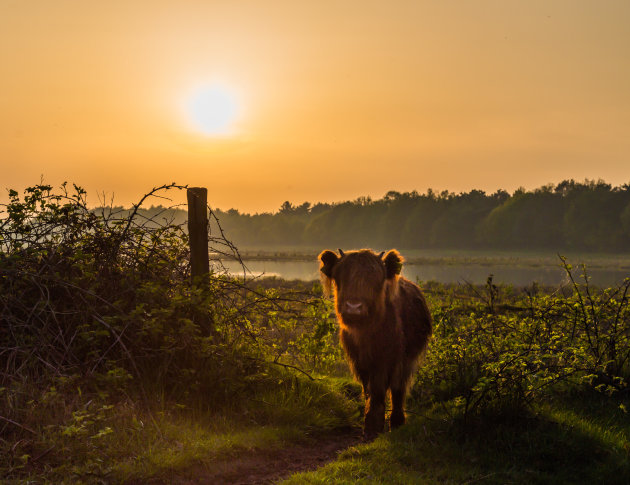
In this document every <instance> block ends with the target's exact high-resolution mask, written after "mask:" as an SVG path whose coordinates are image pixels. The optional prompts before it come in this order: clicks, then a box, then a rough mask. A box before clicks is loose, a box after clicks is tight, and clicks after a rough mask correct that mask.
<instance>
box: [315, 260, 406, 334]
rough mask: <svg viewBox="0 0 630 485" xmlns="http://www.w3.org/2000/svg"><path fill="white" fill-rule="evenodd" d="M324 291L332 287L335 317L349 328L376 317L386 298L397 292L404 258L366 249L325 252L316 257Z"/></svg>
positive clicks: (380, 311) (379, 314)
mask: <svg viewBox="0 0 630 485" xmlns="http://www.w3.org/2000/svg"><path fill="white" fill-rule="evenodd" d="M319 260H320V266H319V270H320V274H321V278H322V285H323V287H324V292H325V293H327V294H330V290H331V289H332V288H334V294H335V303H336V308H337V314H338V315H339V316H340V317H341V319H342V321H343V323H345V324H346V325H348V326H357V325H361V324H362V323H367V322H369V321H370V320H372V319H373V318H378V317H379V316H381V315H382V314H383V312H384V311H385V304H386V300H387V299H393V298H394V297H395V296H396V295H395V294H396V290H397V289H398V276H399V275H400V270H401V268H402V262H403V258H402V256H401V255H400V254H399V253H398V251H396V250H395V249H392V250H391V251H389V252H388V253H387V254H385V252H382V253H381V254H376V253H374V252H373V251H371V250H369V249H361V250H360V251H348V252H343V251H342V250H341V249H340V250H339V255H338V254H337V253H335V252H333V251H330V250H326V251H323V252H322V253H321V254H320V255H319Z"/></svg>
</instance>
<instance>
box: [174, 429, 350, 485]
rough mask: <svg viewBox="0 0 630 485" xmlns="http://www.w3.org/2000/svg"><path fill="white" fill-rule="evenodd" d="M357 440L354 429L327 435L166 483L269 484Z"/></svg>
mask: <svg viewBox="0 0 630 485" xmlns="http://www.w3.org/2000/svg"><path fill="white" fill-rule="evenodd" d="M360 442H361V435H360V433H358V432H357V431H352V432H348V431H346V432H345V433H343V434H335V435H329V436H326V437H321V438H319V439H317V440H313V442H312V443H308V444H299V445H293V446H290V447H289V448H285V449H283V450H272V451H257V452H254V453H251V454H248V455H247V456H243V457H241V458H234V459H231V460H225V461H217V462H214V463H212V464H211V465H210V466H205V467H203V468H197V469H195V470H191V471H190V472H189V473H187V474H186V476H185V477H183V476H179V477H172V479H170V480H169V482H168V483H172V484H176V485H193V484H195V485H197V484H234V485H253V484H270V483H275V482H277V481H278V480H281V479H283V478H286V477H288V476H289V475H291V474H292V473H295V472H300V471H308V470H314V469H316V468H319V467H320V466H322V465H325V464H326V463H328V462H330V461H333V460H334V459H335V458H336V457H337V455H338V453H339V452H340V451H342V450H345V449H346V448H348V447H350V446H354V445H356V444H358V443H360Z"/></svg>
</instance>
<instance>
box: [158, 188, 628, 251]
mask: <svg viewBox="0 0 630 485" xmlns="http://www.w3.org/2000/svg"><path fill="white" fill-rule="evenodd" d="M209 197H210V199H211V197H212V195H211V194H209ZM158 209H160V208H157V207H156V208H152V209H151V211H155V210H158ZM178 212H183V211H178ZM213 212H214V214H215V215H216V217H217V218H218V220H219V221H220V224H221V226H222V228H223V230H224V231H225V233H226V236H227V237H228V238H229V239H231V240H232V241H233V242H234V243H235V244H236V245H237V247H239V246H241V247H249V248H251V247H270V246H289V245H291V246H309V247H314V246H321V247H324V246H325V247H341V248H357V247H373V248H381V249H382V248H390V247H397V248H401V249H425V248H453V249H473V248H474V249H551V250H555V251H557V250H580V251H589V252H591V251H602V252H627V251H630V184H624V185H622V186H619V187H613V186H611V185H610V184H607V183H605V182H603V181H601V180H600V181H590V180H586V181H584V182H575V181H574V180H566V181H563V182H561V183H559V184H557V185H555V186H554V185H546V186H543V187H540V188H538V189H535V190H533V191H527V190H525V189H518V190H516V191H515V192H514V193H513V194H509V193H508V192H506V191H504V190H499V191H497V192H495V193H493V194H486V193H485V192H484V191H481V190H471V191H470V192H465V193H459V194H456V193H452V192H448V191H444V192H439V193H437V192H434V191H433V190H430V189H429V190H428V191H427V192H426V193H425V194H419V193H418V192H416V191H413V192H402V193H401V192H396V191H390V192H388V193H387V194H385V196H384V197H383V198H381V199H376V200H373V199H371V198H370V197H359V198H358V199H356V200H353V201H346V202H338V203H331V204H328V203H316V204H314V205H312V204H311V203H309V202H304V203H303V204H300V205H293V204H292V203H291V202H289V201H287V202H284V203H283V204H282V205H281V207H280V208H279V210H278V211H277V212H274V213H263V214H242V213H240V212H239V211H238V210H236V209H230V210H227V211H223V210H219V209H213ZM173 216H175V218H176V219H180V218H182V217H183V218H185V212H184V213H183V214H182V213H180V214H173ZM211 230H213V231H216V230H217V228H216V227H213V228H211Z"/></svg>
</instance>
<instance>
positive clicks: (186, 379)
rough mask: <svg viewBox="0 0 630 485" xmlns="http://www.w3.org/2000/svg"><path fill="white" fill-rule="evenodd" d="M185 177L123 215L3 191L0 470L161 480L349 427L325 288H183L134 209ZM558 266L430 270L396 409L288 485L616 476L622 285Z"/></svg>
mask: <svg viewBox="0 0 630 485" xmlns="http://www.w3.org/2000/svg"><path fill="white" fill-rule="evenodd" d="M179 188H180V187H177V186H175V185H167V186H163V187H160V188H156V189H154V190H153V191H151V192H150V193H149V194H147V196H145V197H143V198H142V200H141V201H140V202H139V203H138V204H136V205H135V206H134V207H132V208H131V209H126V210H122V209H116V208H113V207H109V208H100V209H96V210H95V209H90V208H89V207H88V205H87V201H86V194H85V192H84V191H83V190H82V189H80V188H79V187H73V188H71V189H70V188H68V187H67V186H65V185H64V186H63V187H62V189H61V191H58V192H54V191H53V189H52V188H51V187H50V186H46V185H43V184H40V185H38V186H35V187H31V188H29V189H27V190H26V191H25V193H24V194H23V196H20V195H19V194H18V193H16V192H14V191H11V192H10V200H9V203H8V204H6V205H5V206H3V210H2V213H1V214H0V215H1V216H2V218H0V321H1V325H0V369H1V370H0V476H1V477H2V478H3V479H5V480H11V479H15V480H25V479H27V478H28V479H31V480H40V481H56V482H60V481H64V480H65V481H72V482H81V481H83V482H99V481H100V482H103V481H106V482H131V483H142V482H146V481H147V480H158V481H159V480H162V481H168V479H169V477H173V476H174V474H178V473H184V474H185V473H186V472H185V470H190V469H191V467H192V468H194V467H197V466H209V465H210V464H212V463H214V462H215V461H217V460H225V459H230V458H231V457H235V456H238V454H239V453H243V452H250V451H252V450H263V449H274V448H276V449H279V448H282V447H285V446H287V443H290V442H295V441H296V440H301V439H303V438H304V436H306V435H314V436H317V434H318V433H321V432H322V431H326V430H331V429H335V428H339V427H349V426H350V427H351V426H356V425H357V424H358V422H359V418H360V415H361V411H362V409H361V404H360V401H361V399H360V388H359V387H358V385H357V384H356V383H352V382H351V381H350V379H349V377H348V371H347V366H346V365H345V363H344V361H343V357H342V354H341V352H340V349H339V345H338V343H337V338H336V325H335V319H334V315H333V314H332V306H331V303H330V302H329V301H327V300H324V299H323V298H322V294H321V287H320V286H319V284H317V283H306V282H286V281H282V280H276V279H263V280H256V279H242V278H236V277H234V276H233V275H230V274H228V273H227V272H225V271H219V272H214V273H212V274H211V275H210V277H209V278H208V279H207V281H205V283H204V284H199V283H200V282H196V283H195V284H192V283H191V281H190V269H189V267H188V259H189V258H188V256H189V255H188V244H187V234H186V232H185V231H184V230H183V228H182V226H181V224H180V223H179V222H181V221H177V220H174V219H173V218H170V219H169V217H171V216H172V215H173V214H174V213H173V212H170V211H167V210H165V209H158V208H156V207H155V206H154V207H153V208H152V209H148V210H145V209H143V204H144V203H145V202H146V201H149V200H151V198H152V197H154V196H163V195H162V194H164V192H167V191H172V190H178V189H179ZM567 190H569V189H567ZM571 190H572V189H571ZM585 190H591V189H585ZM624 190H625V189H624ZM619 191H620V190H618V192H619ZM557 192H558V191H553V192H549V193H548V196H549V197H564V195H560V196H558V195H554V194H556V193H557ZM549 194H551V195H549ZM475 197H478V198H479V200H482V199H483V197H482V196H481V195H480V194H477V195H475ZM409 200H411V199H409ZM423 200H424V199H423ZM484 200H485V199H484ZM390 202H391V203H392V204H393V203H394V201H393V199H392V201H390ZM396 203H398V202H396ZM400 203H402V202H400ZM427 203H428V202H427ZM370 204H371V202H369V201H365V204H363V205H365V206H368V205H370ZM410 204H411V202H410ZM528 204H529V202H528ZM363 205H362V206H361V207H363ZM349 207H350V206H348V209H347V210H350V208H349ZM303 209H304V210H305V211H306V213H309V214H310V213H311V210H310V209H309V208H307V207H305V208H303ZM355 209H356V208H355ZM486 209H487V207H486ZM292 210H293V209H291V207H289V206H287V207H285V212H286V211H288V212H291V211H292ZM326 210H336V209H334V208H330V207H329V208H328V209H326ZM344 210H345V209H344ZM353 210H354V209H353ZM361 210H363V209H357V211H358V212H360V211H361ZM453 210H454V209H453ZM484 210H485V209H484ZM407 212H413V210H411V206H409V207H407ZM320 213H321V214H323V213H324V212H320ZM215 215H216V214H215ZM274 217H275V216H274ZM462 217H471V216H470V214H468V216H462ZM501 217H503V216H501ZM435 220H436V221H437V220H438V216H436V219H435ZM390 223H391V224H392V226H391V230H392V231H400V230H403V231H404V227H406V226H405V225H404V224H401V223H400V220H398V222H395V221H391V222H390ZM441 224H442V223H441ZM224 226H225V225H224V224H223V220H221V226H219V225H218V220H216V219H215V220H214V222H213V227H212V228H211V230H212V231H213V232H211V233H210V234H209V238H210V240H211V242H212V245H213V251H215V252H219V253H222V254H229V255H231V256H233V257H236V258H238V252H237V251H236V249H235V247H234V246H233V245H232V243H231V242H230V241H228V240H227V239H226V238H225V237H223V233H222V232H221V231H219V230H218V228H219V227H224ZM442 227H443V230H444V231H445V232H444V233H447V232H448V230H447V228H448V227H450V226H448V224H447V223H446V222H443V226H442ZM224 228H225V227H224ZM441 230H442V229H441ZM449 230H450V229H449ZM561 264H563V265H564V267H565V270H566V272H567V275H568V276H569V277H570V281H571V284H570V285H568V286H565V287H562V288H557V289H555V288H541V287H538V286H536V285H532V286H531V287H528V288H512V287H508V286H498V285H496V284H494V282H493V280H492V277H490V278H489V279H488V281H487V284H486V285H485V286H482V287H478V286H472V285H468V286H453V285H441V284H437V283H430V282H428V283H426V284H425V285H424V289H425V293H426V295H427V298H428V301H429V306H430V308H431V310H432V313H433V316H434V320H435V322H434V337H433V340H432V342H431V344H430V349H429V352H428V354H427V356H426V358H425V361H424V363H423V365H422V366H421V367H420V368H419V370H418V373H417V375H416V379H415V383H414V385H413V388H412V390H411V397H410V399H409V403H408V410H409V414H410V417H411V420H410V424H409V425H408V426H406V427H403V428H402V429H401V430H398V431H396V432H394V433H391V434H386V435H384V436H382V437H380V438H378V439H377V440H376V441H375V442H373V443H371V444H366V445H362V446H360V447H356V448H351V449H349V450H348V451H347V452H345V454H344V455H342V457H341V459H340V460H339V461H338V462H336V463H335V464H332V465H330V466H328V467H326V468H324V469H322V470H320V471H318V472H316V473H315V474H307V475H299V476H298V477H296V478H293V479H292V480H293V482H294V483H302V482H303V481H306V482H310V483H323V482H327V483H329V482H330V481H335V482H343V480H347V481H348V482H349V481H352V482H353V483H354V481H355V480H363V481H365V482H373V483H382V482H384V481H387V482H392V481H397V482H399V483H407V482H408V483H417V481H418V480H425V481H427V482H428V483H432V482H446V483H461V482H466V481H485V482H487V483H506V482H515V483H554V482H555V483H566V482H578V481H580V480H581V479H584V480H586V481H589V480H591V479H592V481H598V480H600V478H601V479H602V480H604V481H605V482H606V483H621V482H620V481H619V477H627V476H628V474H629V473H630V464H629V453H630V444H629V440H630V428H629V427H628V420H627V408H628V406H629V405H630V402H629V386H628V382H629V379H630V310H629V308H628V304H629V302H628V298H629V296H630V295H629V293H630V280H626V281H625V282H624V283H623V284H621V285H620V286H618V287H615V288H604V289H598V288H594V287H592V285H590V284H589V280H588V275H587V273H586V268H583V267H582V268H580V269H579V270H577V271H576V270H575V269H574V268H572V267H571V266H570V265H569V263H568V262H567V261H566V260H562V261H561ZM296 480H297V481H296ZM289 483H291V482H289Z"/></svg>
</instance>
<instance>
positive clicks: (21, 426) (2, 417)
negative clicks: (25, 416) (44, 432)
mask: <svg viewBox="0 0 630 485" xmlns="http://www.w3.org/2000/svg"><path fill="white" fill-rule="evenodd" d="M0 419H2V420H4V421H6V422H7V423H11V424H13V425H15V426H17V427H18V428H22V429H23V430H25V431H28V432H29V433H31V434H34V435H35V436H37V432H36V431H33V430H32V429H31V428H29V427H28V426H24V425H23V424H20V423H18V422H16V421H13V420H12V419H9V418H5V417H4V416H0Z"/></svg>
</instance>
